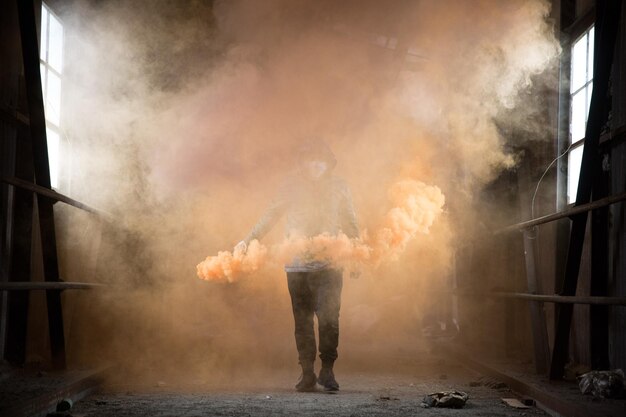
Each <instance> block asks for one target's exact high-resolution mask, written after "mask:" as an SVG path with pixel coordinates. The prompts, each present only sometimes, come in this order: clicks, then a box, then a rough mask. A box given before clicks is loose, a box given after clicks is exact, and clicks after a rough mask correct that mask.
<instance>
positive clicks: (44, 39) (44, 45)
mask: <svg viewBox="0 0 626 417" xmlns="http://www.w3.org/2000/svg"><path fill="white" fill-rule="evenodd" d="M39 58H41V59H43V60H44V61H46V60H47V59H48V9H46V6H42V7H41V47H40V48H39Z"/></svg>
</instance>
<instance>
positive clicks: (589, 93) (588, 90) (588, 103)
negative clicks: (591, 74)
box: [585, 82, 593, 123]
mask: <svg viewBox="0 0 626 417" xmlns="http://www.w3.org/2000/svg"><path fill="white" fill-rule="evenodd" d="M585 90H587V118H589V109H590V108H591V93H592V92H593V82H590V83H589V84H588V85H587V87H585ZM585 123H586V122H585Z"/></svg>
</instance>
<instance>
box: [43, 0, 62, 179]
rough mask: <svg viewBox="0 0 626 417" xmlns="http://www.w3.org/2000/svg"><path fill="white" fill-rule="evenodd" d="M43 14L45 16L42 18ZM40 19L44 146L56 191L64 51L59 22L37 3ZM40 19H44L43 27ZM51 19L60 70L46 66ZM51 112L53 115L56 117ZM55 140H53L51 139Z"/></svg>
mask: <svg viewBox="0 0 626 417" xmlns="http://www.w3.org/2000/svg"><path fill="white" fill-rule="evenodd" d="M44 11H45V14H44ZM40 16H41V18H40V20H39V23H40V39H39V48H40V49H39V65H40V71H41V90H42V91H41V92H42V96H43V101H44V112H45V119H46V131H47V135H46V136H47V139H48V140H47V142H48V162H49V165H50V183H51V186H52V188H54V189H58V188H59V186H60V184H61V175H60V173H61V157H60V156H61V148H62V141H63V137H64V135H63V131H62V128H61V123H62V118H61V117H62V116H61V114H62V113H61V108H62V105H63V66H64V64H65V62H64V59H63V58H64V52H65V51H64V49H65V27H64V25H63V21H62V20H61V19H60V18H59V16H58V15H57V14H56V13H55V12H54V11H53V10H52V8H51V7H50V6H49V5H48V4H46V3H45V2H43V1H42V2H41V15H40ZM44 17H45V18H46V21H45V24H44ZM53 18H54V19H55V20H56V22H57V23H58V24H59V26H60V29H61V39H60V48H61V50H60V51H59V57H60V58H59V59H60V62H59V63H58V64H59V66H60V68H57V67H56V64H55V65H53V64H52V63H51V62H50V57H51V56H50V50H51V37H50V26H51V25H50V23H51V21H52V19H53ZM50 74H52V75H53V76H54V77H56V78H57V79H58V100H56V101H57V102H56V103H55V104H56V106H57V108H56V109H53V108H51V106H50V104H49V101H50V100H49V98H50V97H49V92H50V91H49V87H50V79H51V77H50ZM53 111H56V112H57V115H56V117H55V116H54V113H53ZM53 138H56V139H53Z"/></svg>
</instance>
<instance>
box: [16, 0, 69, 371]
mask: <svg viewBox="0 0 626 417" xmlns="http://www.w3.org/2000/svg"><path fill="white" fill-rule="evenodd" d="M17 10H18V17H19V23H20V37H21V41H22V58H23V63H24V78H25V81H26V96H27V99H28V100H27V101H28V117H29V120H30V133H31V139H32V145H33V161H34V164H33V165H34V170H35V182H36V184H37V185H40V186H42V187H45V188H48V189H51V184H50V165H49V160H48V144H47V138H46V119H45V114H44V103H43V94H42V88H41V74H40V70H39V65H40V64H39V39H38V36H37V23H36V20H35V5H34V2H33V1H20V0H17ZM52 203H53V200H51V199H50V198H47V197H42V196H41V195H39V194H37V207H38V214H39V228H40V233H41V246H42V248H41V249H42V255H43V268H44V276H45V280H46V281H48V282H58V281H59V265H58V257H57V249H56V231H55V227H54V211H53V207H52ZM46 305H47V309H48V328H49V334H50V350H51V356H52V365H53V366H54V367H55V368H57V369H61V368H65V366H66V360H65V336H64V332H63V311H62V309H61V293H60V291H59V290H50V291H47V292H46Z"/></svg>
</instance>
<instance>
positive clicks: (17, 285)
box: [0, 281, 106, 291]
mask: <svg viewBox="0 0 626 417" xmlns="http://www.w3.org/2000/svg"><path fill="white" fill-rule="evenodd" d="M102 287H106V285H104V284H97V283H92V282H63V281H61V282H45V281H44V282H33V281H24V282H16V281H12V282H0V291H37V290H91V289H94V288H102Z"/></svg>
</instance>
